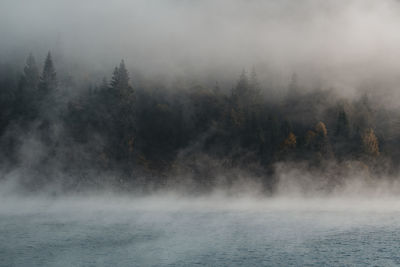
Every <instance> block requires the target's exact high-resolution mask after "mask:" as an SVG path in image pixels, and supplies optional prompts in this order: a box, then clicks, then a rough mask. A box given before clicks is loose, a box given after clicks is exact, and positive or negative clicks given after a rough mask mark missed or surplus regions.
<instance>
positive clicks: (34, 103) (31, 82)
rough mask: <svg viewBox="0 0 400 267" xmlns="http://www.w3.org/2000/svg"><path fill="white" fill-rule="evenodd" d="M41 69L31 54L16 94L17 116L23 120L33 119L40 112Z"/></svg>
mask: <svg viewBox="0 0 400 267" xmlns="http://www.w3.org/2000/svg"><path fill="white" fill-rule="evenodd" d="M38 84H39V70H38V67H37V66H36V62H35V58H34V57H33V55H32V54H29V56H28V58H27V60H26V65H25V67H24V71H23V74H22V76H21V80H20V83H19V86H18V92H17V95H16V103H15V110H16V116H17V117H19V118H21V119H22V120H33V119H34V118H36V117H37V112H38V105H39V103H38V92H37V88H38Z"/></svg>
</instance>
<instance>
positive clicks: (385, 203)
mask: <svg viewBox="0 0 400 267" xmlns="http://www.w3.org/2000/svg"><path fill="white" fill-rule="evenodd" d="M399 212H400V202H399V200H398V199H397V198H396V199H390V198H385V199H383V198H381V199H366V198H364V199H357V198H336V199H335V198H331V199H327V198H322V199H316V198H313V199H305V198H288V197H281V198H273V199H268V198H267V199H266V198H254V197H241V198H238V197H234V198H230V197H226V196H221V195H214V196H211V197H208V198H184V197H179V196H176V195H163V196H161V195H157V196H153V197H121V196H111V195H103V196H93V197H83V198H82V197H70V198H63V199H48V198H47V199H46V198H36V199H32V198H28V199H24V198H18V199H12V200H11V199H10V200H9V201H2V202H1V204H0V218H1V223H0V225H1V227H0V229H1V230H0V232H1V235H0V236H1V237H0V241H1V242H0V248H1V249H0V256H1V257H0V258H1V264H2V265H5V266H8V265H18V266H54V265H63V266H74V265H96V266H109V265H113V264H116V265H119V266H143V265H145V266H160V265H163V266H170V265H171V266H187V265H213V266H225V265H230V266H243V264H245V265H248V264H250V265H268V266H270V265H317V266H319V265H352V266H364V265H385V266H388V265H389V266H391V265H397V264H399V261H400V258H399V257H398V255H397V239H398V237H399V236H398V233H399V216H398V215H399Z"/></svg>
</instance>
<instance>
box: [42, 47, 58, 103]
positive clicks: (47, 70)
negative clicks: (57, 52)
mask: <svg viewBox="0 0 400 267" xmlns="http://www.w3.org/2000/svg"><path fill="white" fill-rule="evenodd" d="M56 88H57V73H56V70H55V68H54V64H53V60H52V57H51V53H50V52H48V54H47V57H46V60H45V62H44V67H43V71H42V75H41V76H40V81H39V93H40V96H41V98H46V97H47V96H49V95H50V94H52V93H53V92H54V90H56Z"/></svg>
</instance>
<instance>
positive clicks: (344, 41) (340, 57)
mask: <svg viewBox="0 0 400 267" xmlns="http://www.w3.org/2000/svg"><path fill="white" fill-rule="evenodd" d="M399 29H400V3H399V2H398V1H395V0H380V1H376V0H347V1H345V0H343V1H341V0H319V1H318V0H296V1H295V0H293V1H289V0H265V1H261V0H253V1H244V0H243V1H231V0H229V1H228V0H220V1H216V0H203V1H200V0H199V1H196V0H192V1H189V0H133V1H130V0H113V1H109V0H107V1H105V0H85V1H81V0H35V1H32V0H1V2H0V36H1V39H0V55H2V57H3V58H7V56H9V55H13V54H16V53H20V52H23V53H25V54H27V53H28V52H29V51H34V52H36V53H37V54H39V55H38V56H40V57H43V55H44V54H45V51H47V50H48V49H51V50H55V52H57V53H58V54H60V55H62V56H63V57H64V58H67V59H68V60H69V61H71V62H75V61H76V62H82V63H85V64H88V65H91V66H97V67H99V66H102V65H104V63H107V64H112V65H114V64H115V62H118V61H119V59H121V58H124V59H126V61H127V63H128V65H129V66H134V67H135V68H138V69H141V70H143V71H144V72H148V73H159V72H170V73H177V74H185V73H195V72H206V71H215V70H219V71H226V72H232V73H238V72H240V70H241V69H242V68H243V67H246V68H250V67H251V66H253V65H255V66H258V67H260V68H265V69H269V70H272V71H275V72H276V73H284V75H290V73H292V72H294V71H296V72H300V73H303V74H304V75H305V76H307V75H309V76H310V77H311V76H318V77H319V78H321V79H323V80H327V81H329V82H330V84H332V85H335V86H338V87H340V86H342V87H346V86H353V85H355V84H358V83H360V81H361V80H362V81H364V80H365V79H371V77H374V78H376V79H377V80H379V81H381V80H385V81H386V80H387V81H389V80H390V79H391V80H392V81H393V80H396V79H397V78H396V77H398V76H400V75H399V73H400V49H399V47H400V30H399ZM24 56H25V55H24Z"/></svg>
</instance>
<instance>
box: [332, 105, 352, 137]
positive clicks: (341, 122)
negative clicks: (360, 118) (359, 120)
mask: <svg viewBox="0 0 400 267" xmlns="http://www.w3.org/2000/svg"><path fill="white" fill-rule="evenodd" d="M335 136H337V137H341V138H349V137H350V123H349V120H348V118H347V114H346V112H345V111H344V109H342V110H341V111H340V112H339V114H338V119H337V123H336V132H335Z"/></svg>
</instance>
